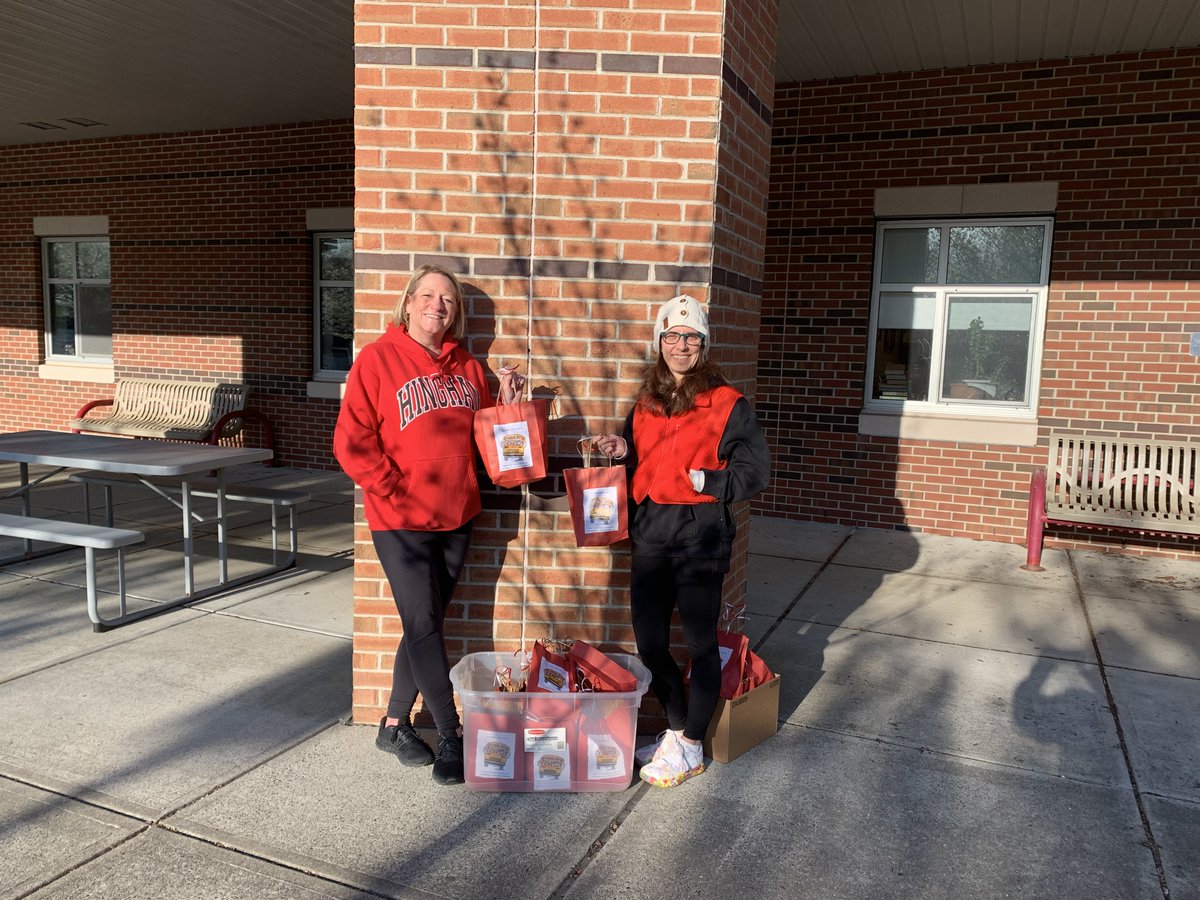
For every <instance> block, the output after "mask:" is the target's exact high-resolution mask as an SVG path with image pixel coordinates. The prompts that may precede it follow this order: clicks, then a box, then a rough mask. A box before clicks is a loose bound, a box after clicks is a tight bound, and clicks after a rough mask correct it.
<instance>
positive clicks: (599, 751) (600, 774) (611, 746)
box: [587, 734, 626, 781]
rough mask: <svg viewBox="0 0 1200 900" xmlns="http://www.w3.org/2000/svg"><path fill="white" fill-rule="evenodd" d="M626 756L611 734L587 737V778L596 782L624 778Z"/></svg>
mask: <svg viewBox="0 0 1200 900" xmlns="http://www.w3.org/2000/svg"><path fill="white" fill-rule="evenodd" d="M625 775H626V772H625V754H624V753H622V752H621V748H620V747H619V746H617V742H616V740H615V739H614V738H613V736H612V735H610V734H589V735H588V736H587V777H588V780H590V781H594V780H596V779H597V778H624V777H625Z"/></svg>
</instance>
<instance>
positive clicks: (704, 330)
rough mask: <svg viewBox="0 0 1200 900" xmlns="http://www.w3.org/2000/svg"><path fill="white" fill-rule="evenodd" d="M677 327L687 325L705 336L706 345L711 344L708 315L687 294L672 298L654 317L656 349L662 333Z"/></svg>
mask: <svg viewBox="0 0 1200 900" xmlns="http://www.w3.org/2000/svg"><path fill="white" fill-rule="evenodd" d="M676 325H687V326H688V327H690V328H694V329H695V330H696V331H697V332H699V333H700V334H702V335H704V342H705V343H706V344H708V343H711V342H710V341H709V339H708V314H707V313H705V311H704V308H703V307H702V306H700V304H699V303H697V302H696V300H695V298H693V297H689V296H688V295H687V294H680V295H679V296H678V297H672V298H671V299H670V300H668V301H667V302H666V303H664V304H663V305H662V306H660V307H659V308H658V315H656V316H655V317H654V345H655V347H657V346H658V339H659V338H661V337H662V333H663V332H664V331H666V330H667V329H668V328H674V327H675V326H676Z"/></svg>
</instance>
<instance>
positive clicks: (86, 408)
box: [71, 397, 113, 434]
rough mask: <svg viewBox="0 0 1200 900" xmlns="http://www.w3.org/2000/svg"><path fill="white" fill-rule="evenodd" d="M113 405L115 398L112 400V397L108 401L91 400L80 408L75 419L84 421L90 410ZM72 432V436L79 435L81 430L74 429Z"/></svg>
mask: <svg viewBox="0 0 1200 900" xmlns="http://www.w3.org/2000/svg"><path fill="white" fill-rule="evenodd" d="M112 405H113V398H111V397H110V398H109V399H107V400H89V401H88V402H87V403H85V404H83V406H81V407H79V412H77V413H75V418H76V419H82V418H83V417H84V416H86V415H87V414H88V411H89V410H93V409H95V408H96V407H98V406H112ZM71 432H72V434H79V429H78V428H72V429H71Z"/></svg>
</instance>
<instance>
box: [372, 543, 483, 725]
mask: <svg viewBox="0 0 1200 900" xmlns="http://www.w3.org/2000/svg"><path fill="white" fill-rule="evenodd" d="M471 525H472V523H471V522H468V523H467V524H466V525H463V526H461V527H459V528H457V529H455V530H454V531H372V532H371V540H373V541H374V542H375V552H376V553H377V554H378V555H379V564H380V565H381V566H383V571H384V572H385V573H386V574H387V579H388V583H389V584H390V585H391V587H392V597H393V598H394V599H395V601H396V611H397V612H398V613H400V623H401V624H402V625H403V626H404V635H403V636H402V637H401V638H400V645H399V646H398V647H397V648H396V662H395V664H394V665H393V667H392V696H391V699H390V700H389V701H388V707H387V714H388V718H395V719H399V720H400V721H401V722H407V721H408V719H409V716H410V715H411V714H412V708H413V705H414V704H416V702H417V694H418V693H419V694H420V695H421V697H423V698H424V700H425V708H426V709H427V710H429V712H430V713H431V714H432V715H433V721H434V724H436V725H437V730H438V733H440V734H453V733H454V732H455V731H457V730H458V725H459V722H458V710H457V709H455V707H454V688H453V687H452V686H451V684H450V660H449V658H448V657H447V656H446V641H445V639H444V637H443V635H442V625H443V622H444V621H445V618H446V609H447V607H449V606H450V598H451V596H452V595H453V594H454V587H455V585H457V584H458V576H459V574H460V573H461V572H462V567H463V563H464V562H465V561H466V558H467V548H468V547H469V546H470V543H471Z"/></svg>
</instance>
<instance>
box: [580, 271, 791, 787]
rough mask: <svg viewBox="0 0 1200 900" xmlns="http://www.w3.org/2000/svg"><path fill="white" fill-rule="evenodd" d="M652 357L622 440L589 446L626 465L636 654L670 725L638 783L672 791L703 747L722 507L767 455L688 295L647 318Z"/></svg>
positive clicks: (709, 710) (727, 516) (729, 535)
mask: <svg viewBox="0 0 1200 900" xmlns="http://www.w3.org/2000/svg"><path fill="white" fill-rule="evenodd" d="M654 343H655V345H656V346H657V350H658V358H657V360H656V361H655V362H654V364H653V365H651V366H650V367H649V368H648V369H647V370H646V374H645V377H644V378H643V380H642V388H641V391H640V392H639V393H638V399H637V403H636V404H635V405H634V407H633V411H632V412H630V414H629V416H628V418H627V419H626V420H625V428H624V433H623V434H598V435H596V436H595V437H594V438H593V439H592V442H593V444H594V445H595V447H596V448H597V449H598V450H599V451H600V452H602V453H605V454H607V455H608V456H609V457H611V458H613V459H617V460H623V461H624V462H625V466H626V469H627V471H628V473H629V475H630V478H631V481H630V491H629V493H630V500H631V503H630V506H631V509H630V520H629V537H630V539H631V541H632V542H633V564H632V570H631V572H630V604H631V608H632V613H633V632H634V637H635V638H636V640H637V648H638V653H639V654H640V655H641V657H642V661H643V662H645V663H646V667H647V668H648V669H650V676H651V681H650V687H651V688H652V689H653V690H654V693H655V696H657V697H658V699H659V701H660V702H661V703H662V705H663V709H664V710H665V711H666V714H667V722H668V724H669V725H670V728H669V729H668V730H667V731H666V732H664V733H663V736H662V738H661V739H660V740H659V741H658V743H656V744H654V745H653V746H652V747H648V748H645V749H644V750H639V751H638V753H637V754H636V756H637V759H638V762H641V763H643V765H642V768H641V771H640V772H639V775H640V777H641V779H642V780H643V781H645V782H648V783H649V784H652V785H654V786H656V787H674V786H675V785H677V784H679V783H680V782H682V781H684V780H686V779H688V778H691V777H692V776H693V775H698V774H699V773H700V772H702V771H704V750H703V747H702V741H703V738H704V735H705V732H707V730H708V722H709V719H711V718H712V715H713V712H714V711H715V710H716V706H717V695H718V692H719V691H720V687H721V657H720V651H719V649H718V645H717V625H718V622H719V621H720V613H721V587H722V584H723V582H724V580H725V573H726V572H728V571H729V566H730V556H731V554H732V552H733V533H734V521H733V512H732V510H731V508H730V507H731V504H733V503H735V502H737V501H739V500H748V499H750V498H751V497H753V496H754V495H755V494H757V493H758V492H759V491H761V490H763V488H765V487H766V486H767V483H768V481H769V480H770V476H771V460H770V454H769V451H768V449H767V441H766V438H765V437H764V436H763V433H762V430H761V429H760V428H759V425H758V419H757V417H756V416H755V415H754V410H753V409H751V407H750V404H749V403H748V402H747V401H746V398H745V397H743V396H742V395H741V394H740V393H738V391H736V390H734V389H733V388H732V387H730V385H729V381H728V379H726V377H725V374H724V373H723V372H722V371H721V369H720V367H719V366H718V365H717V364H716V363H714V362H711V361H710V360H709V359H708V344H709V329H708V316H707V315H705V313H704V310H703V308H702V307H701V306H700V304H699V303H697V302H696V301H695V300H694V299H692V298H691V297H689V296H687V295H686V294H684V295H681V296H679V297H674V298H672V299H671V300H668V301H667V302H666V303H664V304H663V305H662V306H661V307H660V308H659V310H658V315H657V316H656V317H655V320H654ZM676 609H678V610H679V621H680V623H681V624H682V626H683V634H684V638H685V639H686V641H687V646H688V654H689V656H690V657H691V661H692V673H691V685H690V690H688V691H685V689H684V683H683V675H682V673H681V672H680V671H679V666H678V664H677V663H676V662H675V659H674V657H673V656H672V654H671V633H670V632H671V616H672V614H673V613H674V611H675V610H676Z"/></svg>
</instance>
